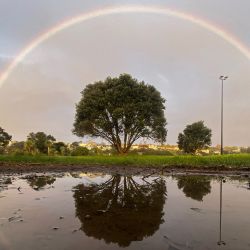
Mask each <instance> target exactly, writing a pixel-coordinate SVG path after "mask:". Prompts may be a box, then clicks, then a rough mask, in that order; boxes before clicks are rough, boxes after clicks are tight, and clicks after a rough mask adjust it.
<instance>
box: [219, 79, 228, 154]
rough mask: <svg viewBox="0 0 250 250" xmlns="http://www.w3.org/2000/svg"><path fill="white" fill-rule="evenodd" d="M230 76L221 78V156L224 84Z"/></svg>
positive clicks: (221, 150)
mask: <svg viewBox="0 0 250 250" xmlns="http://www.w3.org/2000/svg"><path fill="white" fill-rule="evenodd" d="M227 78H228V76H220V80H221V146H220V154H221V155H223V87H224V86H223V84H224V81H225V80H227Z"/></svg>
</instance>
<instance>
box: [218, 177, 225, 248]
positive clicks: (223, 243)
mask: <svg viewBox="0 0 250 250" xmlns="http://www.w3.org/2000/svg"><path fill="white" fill-rule="evenodd" d="M222 182H225V180H223V178H221V180H220V233H219V241H218V242H217V245H219V246H220V245H226V242H225V241H223V240H221V222H222Z"/></svg>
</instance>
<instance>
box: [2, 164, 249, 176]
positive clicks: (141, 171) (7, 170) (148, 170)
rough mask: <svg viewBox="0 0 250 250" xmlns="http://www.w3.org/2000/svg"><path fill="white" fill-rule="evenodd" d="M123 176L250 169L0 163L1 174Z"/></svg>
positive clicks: (245, 172) (242, 172) (234, 172)
mask: <svg viewBox="0 0 250 250" xmlns="http://www.w3.org/2000/svg"><path fill="white" fill-rule="evenodd" d="M72 171H81V172H88V173H104V174H121V175H144V176H147V175H161V174H163V175H171V174H218V175H220V174H221V175H224V174H227V175H230V174H232V175H249V176H250V169H249V168H241V169H240V168H237V169H234V168H228V167H223V166H219V167H198V166H197V167H192V166H184V167H175V166H165V167H164V166H163V167H159V166H158V167H152V166H148V167H147V166H144V167H141V166H85V165H58V164H49V165H48V164H47V165H46V164H45V165H44V164H6V163H0V174H23V173H30V172H33V173H45V172H72Z"/></svg>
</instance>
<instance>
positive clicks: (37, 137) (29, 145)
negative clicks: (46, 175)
mask: <svg viewBox="0 0 250 250" xmlns="http://www.w3.org/2000/svg"><path fill="white" fill-rule="evenodd" d="M54 141H56V139H55V138H54V137H53V136H52V135H46V134H45V133H44V132H37V133H30V134H29V135H28V137H27V141H26V149H28V150H27V151H28V152H30V153H33V152H34V150H37V151H38V152H39V153H42V154H49V150H50V148H51V147H52V145H53V142H54Z"/></svg>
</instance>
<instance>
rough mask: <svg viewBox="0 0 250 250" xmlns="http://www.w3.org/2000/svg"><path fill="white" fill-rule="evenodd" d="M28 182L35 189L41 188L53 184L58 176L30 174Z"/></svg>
mask: <svg viewBox="0 0 250 250" xmlns="http://www.w3.org/2000/svg"><path fill="white" fill-rule="evenodd" d="M26 179H27V182H28V183H29V185H30V186H31V187H32V188H33V189H34V190H37V191H38V190H40V189H42V188H43V187H45V186H46V185H52V184H53V183H54V182H55V180H56V178H55V177H53V176H45V175H43V176H35V175H34V176H28V177H26Z"/></svg>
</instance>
